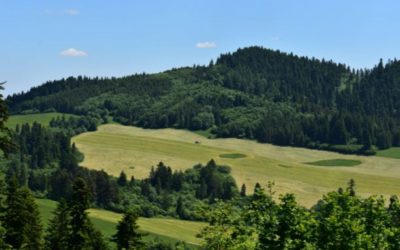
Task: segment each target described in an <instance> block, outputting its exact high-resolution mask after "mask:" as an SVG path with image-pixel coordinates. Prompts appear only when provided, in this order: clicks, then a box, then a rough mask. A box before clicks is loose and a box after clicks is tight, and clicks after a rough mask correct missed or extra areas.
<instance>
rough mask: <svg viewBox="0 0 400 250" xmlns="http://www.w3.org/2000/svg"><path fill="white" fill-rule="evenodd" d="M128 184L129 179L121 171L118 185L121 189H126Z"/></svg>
mask: <svg viewBox="0 0 400 250" xmlns="http://www.w3.org/2000/svg"><path fill="white" fill-rule="evenodd" d="M126 184H128V179H127V176H126V174H125V172H124V171H121V174H120V175H119V177H118V185H120V186H121V187H125V186H126Z"/></svg>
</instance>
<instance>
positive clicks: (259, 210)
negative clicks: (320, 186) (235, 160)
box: [200, 180, 400, 250]
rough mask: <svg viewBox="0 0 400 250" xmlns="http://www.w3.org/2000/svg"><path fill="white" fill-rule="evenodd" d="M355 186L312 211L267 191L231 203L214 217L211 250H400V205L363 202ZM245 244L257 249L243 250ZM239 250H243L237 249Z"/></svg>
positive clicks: (208, 237)
mask: <svg viewBox="0 0 400 250" xmlns="http://www.w3.org/2000/svg"><path fill="white" fill-rule="evenodd" d="M354 186H355V184H354V181H353V180H351V181H350V182H349V186H348V188H347V190H346V191H343V189H339V191H337V192H330V193H328V194H326V195H324V196H323V198H322V199H321V200H320V201H319V202H318V203H317V204H316V205H315V206H314V207H313V208H311V209H306V208H304V207H301V206H299V205H298V204H297V202H296V200H295V197H294V195H293V194H285V195H282V196H281V197H280V203H276V202H274V201H273V199H272V197H271V195H267V194H265V192H264V191H263V189H262V188H261V187H258V188H256V189H255V193H254V194H253V196H252V197H246V198H244V199H241V200H238V201H235V202H231V203H225V204H222V205H221V206H219V207H218V208H217V209H216V210H214V211H213V212H212V213H211V215H210V216H209V222H210V226H209V227H207V228H206V229H204V230H203V231H202V233H201V235H200V236H201V237H202V238H204V240H205V243H204V248H206V249H332V250H333V249H398V247H399V240H398V239H399V238H398V236H399V220H398V219H399V216H400V213H399V211H400V209H399V208H400V205H399V204H400V203H399V200H398V199H397V197H395V196H394V197H392V198H391V199H390V205H389V207H388V208H387V207H385V200H384V199H383V198H382V197H378V196H371V197H368V198H361V197H359V196H357V195H356V194H355V187H354ZM242 244H252V245H246V246H245V247H241V245H242ZM236 247H237V248H236Z"/></svg>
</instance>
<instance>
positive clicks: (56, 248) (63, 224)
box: [45, 199, 71, 250]
mask: <svg viewBox="0 0 400 250" xmlns="http://www.w3.org/2000/svg"><path fill="white" fill-rule="evenodd" d="M53 213H54V217H53V218H52V219H51V220H50V222H49V225H48V227H47V234H46V237H45V242H46V243H45V248H46V249H48V250H67V249H68V247H69V245H68V244H69V243H68V240H69V238H68V235H70V234H71V228H70V220H71V218H70V215H69V208H68V204H67V202H66V201H65V200H63V199H62V200H61V201H60V202H59V204H58V206H57V208H56V209H55V211H54V212H53Z"/></svg>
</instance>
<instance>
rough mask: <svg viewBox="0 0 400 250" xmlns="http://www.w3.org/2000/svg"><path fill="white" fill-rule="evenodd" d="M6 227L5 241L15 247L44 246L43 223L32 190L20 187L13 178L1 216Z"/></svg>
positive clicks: (32, 248) (30, 247)
mask: <svg viewBox="0 0 400 250" xmlns="http://www.w3.org/2000/svg"><path fill="white" fill-rule="evenodd" d="M1 221H2V224H3V226H4V229H5V237H4V241H5V242H6V243H7V244H9V245H11V246H12V247H13V248H15V249H20V248H22V249H31V250H39V249H41V248H42V244H43V242H42V225H41V222H40V216H39V211H38V207H37V205H36V204H35V202H34V199H33V197H32V195H31V193H30V191H29V190H28V189H26V188H19V187H18V184H17V180H16V179H15V178H12V179H11V181H10V183H9V186H8V189H7V192H6V200H5V209H4V214H3V215H2V218H1Z"/></svg>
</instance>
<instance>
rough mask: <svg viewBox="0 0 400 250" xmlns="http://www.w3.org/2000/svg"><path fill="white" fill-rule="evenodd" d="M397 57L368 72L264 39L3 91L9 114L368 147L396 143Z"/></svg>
mask: <svg viewBox="0 0 400 250" xmlns="http://www.w3.org/2000/svg"><path fill="white" fill-rule="evenodd" d="M398 96H400V63H399V62H398V61H396V60H395V61H390V62H388V63H387V64H384V63H383V62H382V61H380V62H379V63H378V64H377V66H376V67H374V68H373V69H370V70H354V69H350V68H349V67H347V66H346V65H344V64H340V63H334V62H332V61H326V60H317V59H314V58H307V57H299V56H296V55H293V54H288V53H283V52H280V51H273V50H270V49H265V48H262V47H249V48H243V49H239V50H237V51H236V52H234V53H227V54H223V55H221V56H220V57H219V58H218V59H217V60H216V61H215V63H214V62H213V61H211V62H210V64H209V65H207V66H193V67H185V68H179V69H171V70H168V71H165V72H162V73H158V74H136V75H132V76H127V77H121V78H87V77H81V76H79V77H76V78H74V77H70V78H67V79H61V80H57V81H51V82H47V83H45V84H43V85H41V86H38V87H34V88H32V89H31V90H30V91H29V92H27V93H20V94H16V95H13V96H10V97H8V98H7V101H8V103H9V105H10V108H11V111H12V112H13V113H14V114H17V113H21V112H25V113H26V112H44V111H49V110H51V111H57V112H66V113H72V114H79V115H87V116H97V117H102V118H104V119H103V120H106V118H107V117H110V116H111V117H113V119H114V120H115V121H117V122H119V123H122V124H124V125H134V126H140V127H144V128H186V129H190V130H207V131H208V132H209V133H211V134H212V135H213V136H216V137H237V138H249V139H256V140H258V141H260V142H269V143H273V144H277V145H290V146H300V147H308V148H317V149H327V150H333V151H338V152H342V153H357V154H374V153H375V148H376V147H377V148H379V149H385V148H390V147H391V146H400V129H399V128H400V118H399V113H398V110H399V108H400V99H399V98H398Z"/></svg>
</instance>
